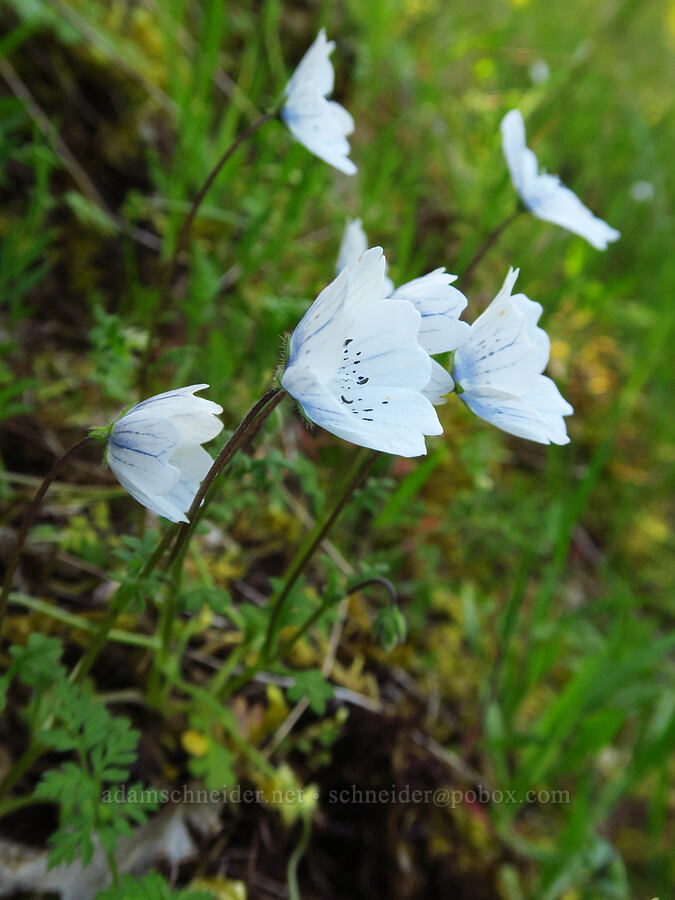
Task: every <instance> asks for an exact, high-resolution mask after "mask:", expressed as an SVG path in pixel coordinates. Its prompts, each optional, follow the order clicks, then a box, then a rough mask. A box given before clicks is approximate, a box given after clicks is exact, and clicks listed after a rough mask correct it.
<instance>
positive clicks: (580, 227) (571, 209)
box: [501, 109, 621, 250]
mask: <svg viewBox="0 0 675 900" xmlns="http://www.w3.org/2000/svg"><path fill="white" fill-rule="evenodd" d="M501 132H502V147H503V150H504V156H505V158H506V164H507V166H508V168H509V172H510V174H511V181H513V185H514V187H515V189H516V190H517V191H518V193H519V194H520V198H521V200H522V201H523V203H524V204H525V206H526V207H527V208H528V209H529V210H530V212H531V213H532V214H533V215H535V216H536V217H537V218H538V219H543V220H544V221H546V222H553V223H554V224H555V225H560V226H561V227H562V228H566V229H567V230H568V231H571V232H573V233H574V234H578V235H580V236H581V237H582V238H585V239H586V240H587V241H588V243H589V244H592V246H593V247H595V248H596V249H597V250H606V249H607V244H609V243H612V242H613V241H617V240H618V239H619V238H620V237H621V233H620V232H619V231H617V230H616V228H612V227H611V226H610V225H608V224H607V222H604V221H603V220H602V219H599V218H597V216H594V215H593V213H592V212H591V211H590V209H588V207H586V206H584V204H583V203H582V202H581V200H580V199H579V198H578V197H577V195H576V194H575V193H574V192H573V191H571V190H570V189H569V188H567V187H565V185H564V184H562V182H561V181H560V179H559V178H558V176H557V175H548V174H546V173H541V174H540V173H539V165H538V163H537V157H536V156H535V155H534V153H533V152H532V151H531V150H530V149H529V147H528V146H527V144H526V142H525V123H524V122H523V117H522V115H521V113H520V111H519V110H517V109H512V110H511V111H510V112H508V113H507V114H506V115H505V116H504V118H503V119H502V124H501Z"/></svg>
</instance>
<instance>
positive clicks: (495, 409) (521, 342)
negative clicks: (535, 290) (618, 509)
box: [453, 269, 574, 444]
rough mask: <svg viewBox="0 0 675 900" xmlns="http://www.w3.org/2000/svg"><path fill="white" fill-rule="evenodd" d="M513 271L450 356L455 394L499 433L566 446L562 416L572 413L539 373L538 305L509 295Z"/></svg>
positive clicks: (542, 337) (544, 359)
mask: <svg viewBox="0 0 675 900" xmlns="http://www.w3.org/2000/svg"><path fill="white" fill-rule="evenodd" d="M517 277H518V269H516V270H515V271H514V270H513V269H510V270H509V274H508V275H507V276H506V280H505V282H504V285H503V286H502V289H501V290H500V292H499V293H498V294H497V296H496V297H495V299H494V300H493V301H492V303H491V304H490V305H489V306H488V308H487V309H486V310H485V311H484V312H483V313H482V314H481V315H480V316H479V317H478V318H477V319H476V321H475V322H474V323H473V324H472V325H471V328H470V330H469V333H468V335H467V338H466V340H465V341H464V343H462V344H461V345H460V346H459V347H458V348H457V352H456V353H455V366H454V373H453V374H454V377H455V382H456V384H457V386H458V390H457V393H458V394H459V395H460V397H461V399H462V400H463V401H464V402H465V403H466V405H467V406H468V407H469V408H470V409H471V410H473V412H475V413H476V415H477V416H480V417H481V419H485V420H486V421H487V422H491V423H492V424H493V425H496V426H497V427H498V428H501V429H502V431H508V432H509V434H515V435H517V436H518V437H523V438H528V439H529V440H531V441H538V442H539V443H540V444H550V443H553V444H567V443H569V438H568V436H567V430H566V428H565V421H564V419H563V416H569V415H571V414H572V412H573V411H574V410H573V409H572V407H571V406H570V404H569V403H568V402H567V401H566V400H564V399H563V398H562V397H561V395H560V392H559V391H558V388H557V387H556V386H555V384H554V383H553V382H552V381H551V379H550V378H547V377H546V376H545V375H542V374H541V373H542V372H543V371H544V369H545V368H546V365H547V363H548V357H549V351H550V342H549V339H548V336H547V334H546V332H545V331H543V329H541V328H539V327H538V326H537V322H538V320H539V316H540V315H541V312H542V307H541V304H539V303H535V302H534V301H533V300H530V299H529V298H528V297H526V296H525V294H515V295H514V296H511V290H512V289H513V285H514V284H515V281H516V278H517Z"/></svg>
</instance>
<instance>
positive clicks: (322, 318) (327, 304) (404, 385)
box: [281, 247, 443, 456]
mask: <svg viewBox="0 0 675 900" xmlns="http://www.w3.org/2000/svg"><path fill="white" fill-rule="evenodd" d="M384 269H385V259H384V256H383V253H382V250H381V248H380V247H375V248H373V249H371V250H367V251H366V252H365V253H364V254H363V255H362V256H361V257H360V258H359V259H358V260H357V261H356V262H354V263H352V264H350V265H347V266H345V268H344V269H343V270H342V271H341V272H340V274H339V275H338V276H337V277H336V278H335V280H334V281H332V282H331V284H329V285H328V287H327V288H325V289H324V290H323V291H322V292H321V293H320V294H319V296H318V297H317V299H316V300H315V301H314V303H313V304H312V306H311V307H310V308H309V310H308V311H307V313H306V314H305V315H304V317H303V318H302V320H301V321H300V323H299V324H298V326H297V328H296V329H295V331H294V332H293V335H292V337H291V346H290V349H291V353H290V358H289V362H288V366H287V368H286V371H285V372H284V374H283V376H282V379H281V383H282V385H283V387H284V388H285V389H286V390H287V391H288V393H289V394H291V395H292V396H293V397H295V399H296V400H297V401H298V403H299V404H300V406H301V407H302V409H303V411H304V413H305V415H306V416H307V418H308V419H310V420H311V421H312V422H314V423H316V424H317V425H320V426H321V427H322V428H325V429H326V430H327V431H330V432H332V433H333V434H336V435H338V437H341V438H344V440H346V441H350V442H351V443H353V444H359V445H361V446H363V447H370V448H372V449H373V450H382V451H384V452H385V453H394V454H397V455H399V456H419V455H422V454H424V453H426V447H425V443H424V436H425V435H431V434H441V433H442V431H443V429H442V428H441V425H440V423H439V421H438V416H437V415H436V411H435V410H434V408H433V406H432V404H431V403H430V402H429V400H428V399H427V398H426V397H425V396H424V394H423V392H424V389H425V387H426V386H427V384H428V383H429V381H430V378H431V358H430V357H429V354H428V353H427V352H426V351H425V350H424V349H423V348H422V347H421V346H420V344H419V343H418V339H417V338H418V334H419V330H420V323H421V321H422V317H421V315H420V313H419V312H418V311H417V310H416V309H415V307H414V306H413V305H412V303H409V302H408V301H407V300H391V299H388V298H387V297H386V295H385V288H384Z"/></svg>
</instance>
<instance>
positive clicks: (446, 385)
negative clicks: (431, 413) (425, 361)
mask: <svg viewBox="0 0 675 900" xmlns="http://www.w3.org/2000/svg"><path fill="white" fill-rule="evenodd" d="M454 386H455V382H454V380H453V378H452V375H451V374H450V373H449V372H448V370H447V369H445V368H444V367H443V366H442V365H441V364H440V363H439V362H436V360H435V359H432V360H431V380H430V381H429V384H428V385H427V386H426V387H425V388H424V390H423V391H422V393H423V394H424V396H425V397H426V398H427V400H430V401H431V403H433V404H434V406H441V404H443V403H445V402H446V398H447V395H448V394H449V393H450V391H451V390H452V389H453V388H454Z"/></svg>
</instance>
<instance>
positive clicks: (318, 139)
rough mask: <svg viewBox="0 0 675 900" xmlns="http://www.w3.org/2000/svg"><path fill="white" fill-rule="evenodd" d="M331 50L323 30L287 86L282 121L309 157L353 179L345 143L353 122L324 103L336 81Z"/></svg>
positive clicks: (331, 103) (339, 108) (331, 43)
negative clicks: (313, 156) (310, 155)
mask: <svg viewBox="0 0 675 900" xmlns="http://www.w3.org/2000/svg"><path fill="white" fill-rule="evenodd" d="M334 49H335V42H334V41H327V40H326V32H325V31H324V29H323V28H322V29H321V31H320V32H319V34H318V36H317V38H316V40H315V41H314V43H313V44H312V46H311V47H310V48H309V50H308V51H307V52H306V53H305V55H304V56H303V58H302V59H301V60H300V63H299V65H298V67H297V69H296V70H295V72H294V73H293V76H292V78H291V80H290V81H289V82H288V84H287V85H286V90H285V91H284V94H285V97H286V102H285V104H284V107H283V109H282V111H281V117H282V119H283V120H284V122H285V123H286V125H287V126H288V129H289V131H290V132H291V134H292V135H293V137H294V138H295V139H296V140H297V141H299V142H300V143H301V144H302V145H303V146H304V147H306V148H307V149H308V150H309V151H310V152H311V153H313V154H314V155H315V156H318V157H319V158H320V159H323V160H324V162H327V163H328V164H329V165H331V166H333V167H334V168H336V169H339V171H340V172H344V173H345V175H354V173H355V172H356V166H355V165H354V163H353V162H352V161H351V159H349V141H348V140H347V136H348V135H350V134H351V133H352V132H353V131H354V120H353V119H352V117H351V116H350V115H349V113H348V112H347V110H346V109H344V108H343V107H342V106H340V104H339V103H335V102H334V101H332V100H328V99H327V98H328V95H329V94H331V93H332V92H333V82H334V80H335V73H334V72H333V65H332V63H331V61H330V55H331V53H332V52H333V50H334Z"/></svg>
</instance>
